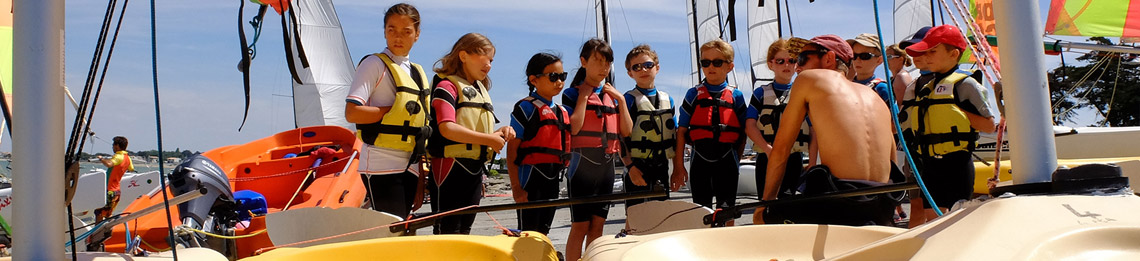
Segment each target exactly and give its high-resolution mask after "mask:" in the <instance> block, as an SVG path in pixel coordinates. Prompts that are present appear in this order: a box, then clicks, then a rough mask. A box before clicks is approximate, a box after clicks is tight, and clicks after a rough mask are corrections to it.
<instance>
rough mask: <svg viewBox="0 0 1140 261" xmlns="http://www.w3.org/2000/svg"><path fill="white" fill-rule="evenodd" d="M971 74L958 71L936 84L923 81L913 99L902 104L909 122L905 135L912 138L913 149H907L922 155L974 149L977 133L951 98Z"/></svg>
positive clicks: (937, 154) (954, 98) (936, 154)
mask: <svg viewBox="0 0 1140 261" xmlns="http://www.w3.org/2000/svg"><path fill="white" fill-rule="evenodd" d="M971 73H972V72H970V71H964V70H958V71H955V72H953V73H951V74H950V75H949V76H946V77H945V78H943V79H942V80H941V81H938V82H937V83H935V82H934V81H933V80H931V81H927V82H926V83H925V84H923V85H922V87H916V88H915V91H914V100H910V101H905V102H904V104H903V105H904V108H906V109H905V110H906V115H908V117H906V118H907V119H905V120H906V121H907V122H909V123H910V131H909V133H908V135H912V136H913V139H912V140H911V141H910V143H911V144H913V146H916V147H917V148H911V150H913V151H917V152H918V153H919V154H920V155H925V156H941V155H946V154H949V153H951V152H957V151H962V150H966V151H972V150H974V146H975V143H976V142H977V140H978V131H977V130H976V129H974V128H973V127H972V126H970V119H969V118H967V117H966V113H965V112H964V111H962V109H961V108H959V107H958V104H957V103H958V99H957V97H955V89H956V88H957V85H958V84H959V83H961V82H962V80H964V79H966V77H970V74H971ZM910 116H914V117H915V118H913V119H912V118H910ZM900 121H902V120H901V119H900Z"/></svg>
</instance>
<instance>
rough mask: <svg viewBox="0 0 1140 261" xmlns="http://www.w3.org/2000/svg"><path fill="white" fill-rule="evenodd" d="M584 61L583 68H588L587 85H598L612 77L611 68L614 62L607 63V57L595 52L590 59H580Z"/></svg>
mask: <svg viewBox="0 0 1140 261" xmlns="http://www.w3.org/2000/svg"><path fill="white" fill-rule="evenodd" d="M579 59H581V60H582V67H585V68H586V80H585V81H586V83H588V84H590V85H596V84H599V83H601V82H602V80H605V79H606V76H609V75H610V67H611V66H613V64H614V63H613V62H607V61H606V57H604V56H602V54H600V53H597V52H594V53H593V54H591V55H590V59H586V58H579Z"/></svg>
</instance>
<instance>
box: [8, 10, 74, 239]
mask: <svg viewBox="0 0 1140 261" xmlns="http://www.w3.org/2000/svg"><path fill="white" fill-rule="evenodd" d="M13 4H14V5H15V6H14V8H13V13H14V14H15V15H14V16H13V32H14V37H13V38H15V39H13V44H12V45H13V48H12V50H14V52H13V58H14V59H13V63H14V64H19V65H20V66H14V68H13V73H12V74H13V75H14V76H15V77H13V79H12V80H13V82H14V83H13V85H15V86H26V87H28V88H23V89H21V90H20V91H19V92H16V93H14V94H13V96H14V97H13V99H14V100H20V101H21V102H20V104H21V105H20V106H23V107H22V109H20V110H14V111H13V112H14V114H15V115H13V117H14V118H15V119H17V120H16V121H17V122H16V123H15V124H12V127H14V129H13V130H12V133H13V134H19V137H20V138H19V139H16V138H13V139H12V150H13V151H18V153H13V160H12V173H13V176H18V177H19V178H16V179H15V180H14V183H15V184H13V185H12V192H13V197H14V198H18V199H19V200H20V201H21V202H20V204H17V205H15V206H13V207H15V209H13V211H12V213H13V216H14V220H13V223H15V224H22V225H20V226H16V227H14V228H13V229H14V230H15V231H13V234H15V235H18V236H16V237H15V238H14V241H15V242H14V243H13V245H14V246H16V247H18V248H19V249H18V250H17V251H14V253H13V254H14V255H15V257H17V258H18V259H22V260H64V259H65V258H64V252H63V251H61V250H62V247H63V244H62V243H63V242H65V241H66V239H64V233H63V232H64V231H65V229H64V226H63V224H64V222H67V220H65V219H64V218H65V216H66V215H64V214H63V213H61V211H60V205H58V204H61V203H65V202H64V198H63V191H62V186H61V185H63V173H64V169H63V154H64V153H63V149H64V147H65V146H64V144H63V140H64V139H63V137H66V136H65V135H64V133H63V131H64V129H65V127H64V124H63V122H64V119H63V106H61V105H60V104H59V102H58V100H57V99H58V97H63V95H64V94H63V64H62V61H63V51H62V50H63V35H64V27H63V24H64V23H63V21H64V1H63V0H39V1H16V2H15V3H13Z"/></svg>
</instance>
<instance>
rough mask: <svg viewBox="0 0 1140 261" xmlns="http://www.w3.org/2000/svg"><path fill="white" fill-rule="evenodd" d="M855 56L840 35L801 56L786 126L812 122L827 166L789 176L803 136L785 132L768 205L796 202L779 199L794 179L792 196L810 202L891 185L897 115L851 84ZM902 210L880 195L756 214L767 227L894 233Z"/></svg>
mask: <svg viewBox="0 0 1140 261" xmlns="http://www.w3.org/2000/svg"><path fill="white" fill-rule="evenodd" d="M853 56H854V55H853V54H852V51H851V46H850V45H848V44H847V43H846V42H845V41H844V40H843V39H842V38H839V37H838V36H835V35H823V36H817V37H815V38H812V39H811V43H810V44H807V45H805V46H804V47H803V48H802V50H800V51H799V55H798V60H799V61H798V62H799V63H798V64H797V65H798V68H797V70H799V76H798V77H797V78H796V82H795V84H794V85H793V86H792V92H791V95H790V96H789V97H788V103H787V107H786V109H785V110H784V115H783V117H781V119H780V125H783V126H799V125H800V124H802V123H803V121H804V119H805V117H808V118H810V119H811V122H812V136H813V138H814V140H815V142H816V143H818V148H819V153H820V159H821V160H822V163H821V164H820V165H816V166H812V167H811V168H808V170H807V171H806V172H805V173H803V174H802V175H800V173H786V172H785V170H784V169H785V167H786V166H785V165H786V164H787V161H786V160H787V158H788V154H789V151H790V150H791V148H792V145H793V143H795V142H796V137H797V136H799V132H800V131H799V130H798V129H792V128H784V129H780V130H779V131H777V133H776V139H775V142H774V143H773V145H772V152H771V153H770V154H769V155H768V157H769V159H768V166H767V168H768V170H767V180H766V181H765V183H764V190H763V191H764V192H763V193H764V194H763V198H762V200H765V201H768V200H774V199H776V197H777V196H789V195H788V194H784V193H778V192H781V188H780V186H781V182H783V181H784V180H785V179H795V180H796V182H793V184H797V185H798V186H797V189H794V190H793V191H794V192H793V193H795V194H803V195H818V194H821V193H826V192H834V191H839V190H848V189H854V188H861V187H870V186H879V185H882V184H884V183H886V182H887V181H888V177H889V176H890V173H891V158H892V157H893V154H894V151H895V150H894V139H893V138H891V114H890V111H889V109H888V108H887V106H886V104H884V103H883V102H882V100H881V99H880V98H879V97H878V95H877V94H875V92H874V91H872V90H870V89H868V88H867V87H866V86H863V85H860V84H857V83H854V82H851V80H850V79H851V78H850V77H849V76H847V75H846V74H845V73H844V72H845V71H846V70H848V68H850V62H851V59H852V57H853ZM896 203H897V200H896V199H893V198H890V197H888V196H887V195H884V194H879V195H871V196H864V197H859V198H845V199H836V200H819V201H813V202H808V203H801V204H797V205H792V206H780V207H769V208H767V209H765V208H763V207H761V208H758V209H757V210H756V214H757V215H763V217H764V218H763V220H762V221H763V222H766V223H785V222H793V223H812V224H838V225H853V226H861V225H867V224H878V225H888V224H892V222H893V220H892V217H893V214H894V213H893V212H894V206H895V204H896Z"/></svg>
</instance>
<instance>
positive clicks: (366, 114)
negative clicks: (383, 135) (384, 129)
mask: <svg viewBox="0 0 1140 261" xmlns="http://www.w3.org/2000/svg"><path fill="white" fill-rule="evenodd" d="M389 110H392V106H384V107H373V106H364V105H356V104H355V103H351V102H346V103H345V105H344V119H345V120H348V122H351V123H359V124H369V123H376V122H380V120H382V119H384V115H385V114H388V111H389Z"/></svg>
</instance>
